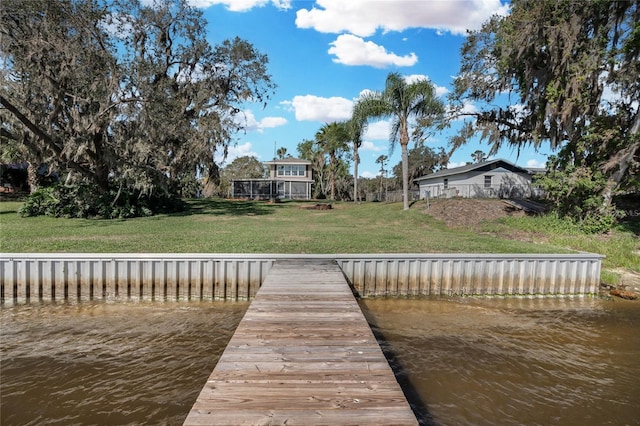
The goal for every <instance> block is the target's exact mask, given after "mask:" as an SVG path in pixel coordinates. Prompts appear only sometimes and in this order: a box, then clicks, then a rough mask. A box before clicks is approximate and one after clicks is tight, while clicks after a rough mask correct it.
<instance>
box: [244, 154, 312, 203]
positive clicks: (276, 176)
mask: <svg viewBox="0 0 640 426" xmlns="http://www.w3.org/2000/svg"><path fill="white" fill-rule="evenodd" d="M264 164H265V166H267V168H268V170H269V177H268V178H265V179H237V180H234V181H233V182H232V185H233V197H234V198H250V199H271V198H278V199H295V200H309V199H311V195H312V192H311V185H312V184H313V172H312V170H311V162H310V161H307V160H301V159H299V158H291V157H289V158H282V159H278V160H276V159H274V160H273V161H266V162H265V163H264Z"/></svg>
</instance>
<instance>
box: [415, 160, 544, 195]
mask: <svg viewBox="0 0 640 426" xmlns="http://www.w3.org/2000/svg"><path fill="white" fill-rule="evenodd" d="M540 172H541V171H540V170H529V169H525V168H522V167H519V166H516V165H515V164H513V163H510V162H509V161H506V160H501V159H496V160H489V161H483V162H481V163H474V164H467V165H466V166H462V167H455V168H452V169H443V170H439V171H437V172H435V173H431V174H429V175H425V176H422V177H419V178H417V179H414V182H416V183H417V184H418V185H419V187H420V198H426V197H430V198H438V197H443V198H452V197H463V198H530V197H536V196H539V195H541V191H540V190H539V189H538V188H536V187H535V185H533V184H532V177H533V175H534V174H537V173H540Z"/></svg>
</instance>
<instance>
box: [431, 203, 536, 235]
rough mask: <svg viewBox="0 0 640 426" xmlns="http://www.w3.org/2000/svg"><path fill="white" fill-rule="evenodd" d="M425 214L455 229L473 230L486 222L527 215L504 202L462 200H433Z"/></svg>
mask: <svg viewBox="0 0 640 426" xmlns="http://www.w3.org/2000/svg"><path fill="white" fill-rule="evenodd" d="M425 212H426V213H427V214H428V215H430V216H433V217H434V218H436V219H439V220H441V221H443V222H444V223H445V224H446V225H447V226H449V227H454V228H456V227H471V228H473V227H475V226H476V225H478V224H480V223H481V222H484V221H490V220H495V219H500V218H503V217H508V216H523V215H524V214H525V213H524V212H523V211H522V210H517V209H514V208H513V207H512V206H510V205H508V204H506V203H505V202H503V201H502V200H493V199H460V198H449V199H442V200H431V201H430V202H429V208H428V209H426V210H425Z"/></svg>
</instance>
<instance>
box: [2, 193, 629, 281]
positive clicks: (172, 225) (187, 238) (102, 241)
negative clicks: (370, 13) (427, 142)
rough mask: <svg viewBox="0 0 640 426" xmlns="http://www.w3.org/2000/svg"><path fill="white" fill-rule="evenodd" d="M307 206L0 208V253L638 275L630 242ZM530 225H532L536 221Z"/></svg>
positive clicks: (220, 203)
mask: <svg viewBox="0 0 640 426" xmlns="http://www.w3.org/2000/svg"><path fill="white" fill-rule="evenodd" d="M313 204H314V203H304V202H284V203H277V204H272V203H266V202H250V201H225V200H192V201H189V209H188V210H187V211H186V212H183V213H180V214H172V215H160V216H154V217H148V218H136V219H127V220H98V219H96V220H83V219H55V218H48V217H34V218H21V217H19V216H18V214H17V210H18V208H19V207H20V203H19V202H2V203H0V251H2V252H4V253H12V252H95V253H106V252H112V253H113V252H117V253H119V252H123V253H130V252H149V253H162V252H167V253H433V252H438V253H447V252H449V253H452V252H458V253H567V252H570V251H573V250H582V251H591V252H597V253H601V254H605V255H607V259H605V261H604V264H605V266H608V267H625V268H630V269H636V270H640V266H639V265H638V256H637V253H636V254H634V252H637V250H639V249H640V247H639V245H638V238H637V237H636V236H635V235H634V234H633V233H631V232H622V231H616V232H615V233H613V234H611V235H608V236H606V238H603V237H599V236H585V235H576V234H575V233H571V232H568V231H567V232H568V233H566V232H565V231H562V232H559V231H558V230H557V229H553V227H551V226H550V225H549V224H546V223H544V221H543V219H542V218H519V219H513V218H511V219H509V220H503V221H496V222H491V223H485V224H483V225H482V226H481V227H480V228H479V229H478V230H471V229H468V230H464V229H450V228H447V227H446V226H445V225H444V224H442V223H441V222H439V221H436V220H435V219H433V218H432V217H431V216H429V215H427V214H426V213H425V208H424V205H423V204H422V203H417V204H416V205H414V206H413V207H412V208H411V209H410V210H409V211H402V203H392V204H386V203H362V204H353V203H334V204H333V206H334V208H333V209H332V210H311V209H308V207H310V206H312V205H313ZM536 221H537V222H536Z"/></svg>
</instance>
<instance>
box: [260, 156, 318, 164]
mask: <svg viewBox="0 0 640 426" xmlns="http://www.w3.org/2000/svg"><path fill="white" fill-rule="evenodd" d="M264 164H311V161H309V160H303V159H301V158H293V157H287V158H279V159H273V160H271V161H265V162H264Z"/></svg>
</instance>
